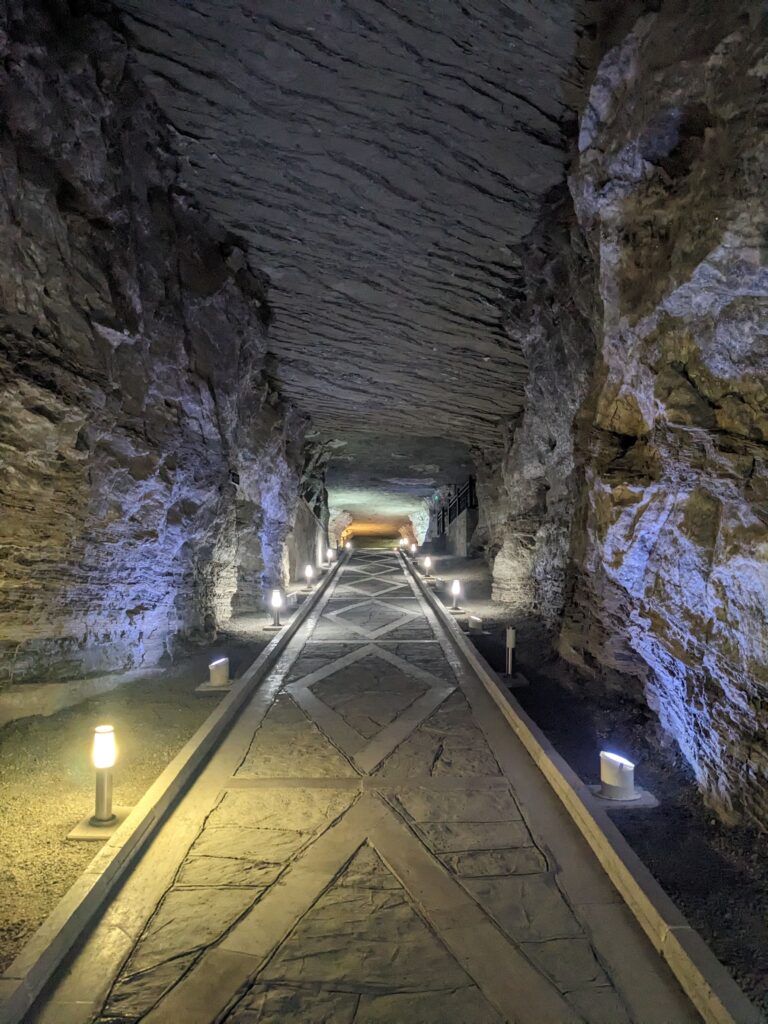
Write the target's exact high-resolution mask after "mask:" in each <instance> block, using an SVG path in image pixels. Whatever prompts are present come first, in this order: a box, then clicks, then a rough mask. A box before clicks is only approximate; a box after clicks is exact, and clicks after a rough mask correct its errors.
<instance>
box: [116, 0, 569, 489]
mask: <svg viewBox="0 0 768 1024" xmlns="http://www.w3.org/2000/svg"><path fill="white" fill-rule="evenodd" d="M118 3H119V6H120V7H121V8H122V10H123V11H124V12H125V15H126V17H125V22H126V25H127V27H128V29H129V31H130V33H131V36H132V38H133V41H134V52H135V55H136V56H137V58H138V61H139V64H140V67H141V68H142V70H143V72H144V76H145V79H146V81H147V83H148V85H149V86H150V88H151V90H152V91H153V93H154V95H155V96H156V98H157V99H158V101H159V102H160V104H161V106H162V108H163V109H164V110H165V112H166V113H167V115H168V116H169V119H170V121H171V122H172V124H173V125H174V126H175V127H176V129H177V130H178V132H179V146H180V149H181V153H182V155H183V157H184V158H185V161H184V162H185V171H184V174H185V176H186V183H187V185H188V186H189V187H190V189H191V190H192V191H193V192H194V193H195V194H196V195H197V197H198V199H199V201H200V203H201V204H202V205H203V206H204V207H205V208H206V209H207V210H208V211H209V212H210V213H212V214H213V215H214V216H215V217H216V218H217V219H218V220H219V221H220V222H221V223H222V224H223V225H224V226H225V227H227V228H228V229H230V230H232V231H234V232H236V233H237V234H239V235H241V236H243V237H245V238H246V240H247V242H248V244H249V248H250V252H251V258H252V261H253V262H254V264H256V265H258V266H260V267H261V268H262V269H263V270H265V271H266V272H267V274H268V275H269V278H270V280H271V287H270V301H271V305H272V308H273V311H274V322H273V324H272V326H271V328H270V349H271V350H272V351H273V352H274V353H275V355H276V356H277V367H278V369H277V370H276V375H277V378H278V380H279V382H280V386H281V388H282V390H283V392H284V393H285V394H287V395H288V396H289V397H290V398H291V399H292V400H293V401H294V402H295V403H296V404H297V405H298V406H299V408H301V409H302V410H303V411H305V412H307V413H308V414H309V415H310V416H311V417H312V419H313V422H314V424H315V426H316V427H317V429H318V430H319V432H320V433H321V435H327V436H332V437H336V438H344V437H345V436H346V435H356V434H359V433H360V432H361V431H363V432H365V431H368V432H371V433H372V434H378V435H379V436H380V437H383V436H388V437H395V436H432V437H434V436H436V435H437V436H440V434H441V433H443V432H444V431H446V432H448V431H449V432H450V436H451V438H452V439H453V440H455V441H461V442H464V443H466V444H468V445H477V446H479V447H483V448H487V447H489V446H493V447H495V446H497V445H498V444H499V442H500V430H499V422H500V420H502V419H503V418H506V417H508V416H509V415H511V414H513V413H515V412H516V411H518V409H519V408H520V404H521V401H522V398H523V387H524V382H525V362H524V359H523V357H522V355H521V353H520V351H519V349H518V348H517V347H516V345H515V344H514V343H513V342H512V341H511V340H510V338H509V337H507V336H506V335H505V332H504V330H503V327H502V323H501V310H500V306H501V304H502V303H503V301H504V296H505V292H507V291H508V290H509V289H510V288H512V287H514V284H515V280H516V271H517V270H518V269H519V262H520V256H519V253H520V246H521V243H522V241H523V239H524V238H525V236H526V234H527V233H528V232H529V231H530V230H531V228H532V226H533V224H534V221H535V219H536V217H537V214H538V211H539V209H540V206H541V203H542V199H543V197H544V196H545V194H546V193H547V192H548V190H549V189H551V188H552V186H553V185H555V184H556V183H558V182H560V181H562V179H563V176H564V165H565V144H564V139H563V129H564V125H565V124H566V122H567V121H568V120H569V111H570V108H571V106H572V105H573V102H574V97H575V96H576V87H577V83H576V77H577V70H576V65H577V61H576V51H577V45H578V40H579V30H578V13H577V9H576V5H575V4H574V3H573V0H570V2H566V0H536V2H535V3H534V2H526V0H509V2H501V0H474V2H473V0H468V2H464V3H454V2H450V0H434V2H432V3H425V2H423V0H388V2H386V3H383V2H378V0H346V2H340V0H335V2H334V0H301V2H298V3H286V2H285V0H279V2H278V0H258V2H256V0H253V2H252V3H244V2H242V0H237V2H233V0H217V2H216V3H210V2H209V0H186V2H184V3H181V2H179V0H118ZM451 458H452V456H451ZM392 471H393V474H395V475H397V473H398V472H399V469H398V467H397V466H395V465H394V464H393V466H392ZM425 484H426V481H425ZM427 490H428V487H427Z"/></svg>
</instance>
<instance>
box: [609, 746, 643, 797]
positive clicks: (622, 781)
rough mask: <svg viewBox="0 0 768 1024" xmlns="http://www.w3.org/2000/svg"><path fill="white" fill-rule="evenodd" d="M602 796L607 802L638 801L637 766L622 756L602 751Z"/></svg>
mask: <svg viewBox="0 0 768 1024" xmlns="http://www.w3.org/2000/svg"><path fill="white" fill-rule="evenodd" d="M600 796H602V797H604V798H605V799H606V800H636V799H637V797H638V796H639V794H638V793H637V792H636V790H635V766H634V764H633V763H632V762H631V761H630V760H628V759H627V758H626V757H622V756H621V754H612V753H610V752H609V751H607V750H601V751H600Z"/></svg>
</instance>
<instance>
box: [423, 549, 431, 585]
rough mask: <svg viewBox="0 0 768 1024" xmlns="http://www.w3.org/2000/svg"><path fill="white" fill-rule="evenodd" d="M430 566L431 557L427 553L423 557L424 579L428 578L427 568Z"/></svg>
mask: <svg viewBox="0 0 768 1024" xmlns="http://www.w3.org/2000/svg"><path fill="white" fill-rule="evenodd" d="M431 568H432V559H431V558H430V557H429V555H427V557H426V558H425V559H424V579H426V580H428V579H429V570H430V569H431Z"/></svg>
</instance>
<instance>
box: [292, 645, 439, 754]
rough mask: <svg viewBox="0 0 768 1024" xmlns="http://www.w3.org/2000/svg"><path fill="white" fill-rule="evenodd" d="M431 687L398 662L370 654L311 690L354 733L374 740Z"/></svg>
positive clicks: (328, 677) (316, 684)
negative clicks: (402, 668) (402, 667)
mask: <svg viewBox="0 0 768 1024" xmlns="http://www.w3.org/2000/svg"><path fill="white" fill-rule="evenodd" d="M427 689H428V686H427V684H426V683H425V682H424V681H423V680H418V679H415V678H414V677H413V676H407V675H404V674H403V673H402V672H401V671H400V670H399V668H398V667H397V666H396V665H393V664H392V663H391V662H389V661H385V660H384V659H383V658H381V657H379V656H378V655H369V656H368V657H367V658H363V659H361V660H360V661H358V662H356V663H355V664H354V665H350V666H348V667H347V668H343V669H341V670H340V671H338V672H335V673H334V674H333V675H331V676H327V677H326V678H325V679H323V680H321V681H320V682H319V683H315V685H314V686H313V687H312V692H313V693H314V695H315V696H316V697H319V699H320V700H321V701H322V702H323V703H324V704H326V705H327V706H328V707H330V708H332V709H333V710H334V711H335V712H336V713H337V714H338V715H341V717H342V718H343V719H344V721H345V722H347V724H348V725H350V726H351V727H352V728H353V729H354V730H355V732H357V733H359V734H360V735H361V736H364V737H366V739H371V738H372V737H373V736H375V735H376V734H377V733H378V732H380V731H381V729H382V728H383V727H384V726H385V725H389V723H390V722H392V721H394V719H395V718H397V717H398V715H400V714H401V713H402V712H403V711H405V709H406V708H407V707H410V705H411V704H413V702H414V701H415V700H417V699H418V698H419V697H421V696H422V695H423V694H424V693H426V691H427Z"/></svg>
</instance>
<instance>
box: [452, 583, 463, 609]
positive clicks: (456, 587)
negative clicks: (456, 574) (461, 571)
mask: <svg viewBox="0 0 768 1024" xmlns="http://www.w3.org/2000/svg"><path fill="white" fill-rule="evenodd" d="M460 593H461V584H460V583H459V581H458V580H454V581H453V583H452V584H451V596H452V597H453V603H452V604H451V608H454V609H456V608H458V607H459V594H460Z"/></svg>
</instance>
